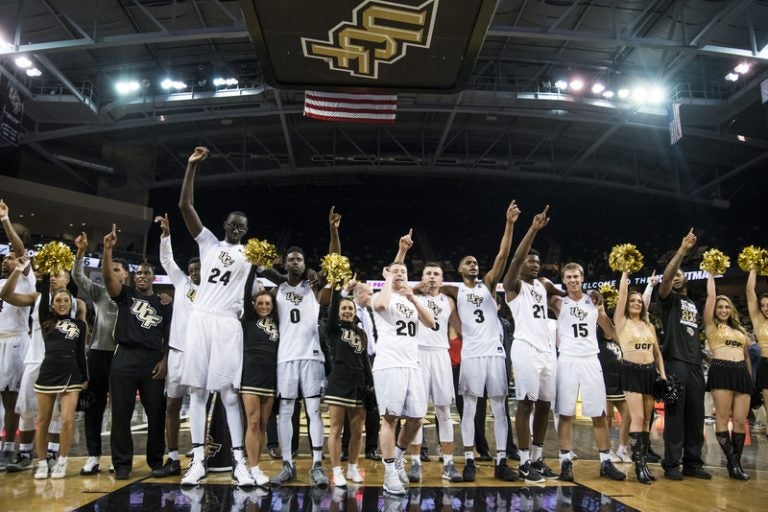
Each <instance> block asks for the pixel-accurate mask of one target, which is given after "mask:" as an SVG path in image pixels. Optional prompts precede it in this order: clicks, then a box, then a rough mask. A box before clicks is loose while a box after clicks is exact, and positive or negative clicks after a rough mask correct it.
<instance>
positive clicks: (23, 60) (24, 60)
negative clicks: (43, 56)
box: [15, 57, 32, 68]
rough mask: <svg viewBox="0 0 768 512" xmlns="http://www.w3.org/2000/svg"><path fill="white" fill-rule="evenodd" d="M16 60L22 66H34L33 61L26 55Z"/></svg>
mask: <svg viewBox="0 0 768 512" xmlns="http://www.w3.org/2000/svg"><path fill="white" fill-rule="evenodd" d="M15 62H16V65H17V66H19V67H20V68H28V67H31V66H32V61H31V60H29V59H28V58H26V57H17V58H16V61H15Z"/></svg>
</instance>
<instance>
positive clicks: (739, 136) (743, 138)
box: [736, 135, 747, 142]
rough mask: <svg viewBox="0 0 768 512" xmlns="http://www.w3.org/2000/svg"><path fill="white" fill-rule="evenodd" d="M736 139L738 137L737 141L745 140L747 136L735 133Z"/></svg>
mask: <svg viewBox="0 0 768 512" xmlns="http://www.w3.org/2000/svg"><path fill="white" fill-rule="evenodd" d="M736 138H737V139H739V142H747V138H746V137H745V136H743V135H737V136H736Z"/></svg>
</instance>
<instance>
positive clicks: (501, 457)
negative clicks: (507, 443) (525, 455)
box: [496, 451, 522, 464]
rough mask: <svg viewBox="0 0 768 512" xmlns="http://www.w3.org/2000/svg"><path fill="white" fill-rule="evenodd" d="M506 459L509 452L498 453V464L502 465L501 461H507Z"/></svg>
mask: <svg viewBox="0 0 768 512" xmlns="http://www.w3.org/2000/svg"><path fill="white" fill-rule="evenodd" d="M506 457H507V452H504V451H497V452H496V464H501V459H505V458H506ZM521 458H522V457H521Z"/></svg>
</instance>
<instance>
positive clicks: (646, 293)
mask: <svg viewBox="0 0 768 512" xmlns="http://www.w3.org/2000/svg"><path fill="white" fill-rule="evenodd" d="M658 284H659V276H657V275H656V271H655V270H654V271H653V273H652V274H651V277H649V278H648V284H646V285H645V290H643V305H644V306H645V310H646V311H648V308H649V307H650V306H651V297H652V296H653V289H654V288H656V286H658Z"/></svg>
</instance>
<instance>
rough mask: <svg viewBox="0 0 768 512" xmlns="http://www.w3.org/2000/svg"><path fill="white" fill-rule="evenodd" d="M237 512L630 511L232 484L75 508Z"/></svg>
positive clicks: (171, 487)
mask: <svg viewBox="0 0 768 512" xmlns="http://www.w3.org/2000/svg"><path fill="white" fill-rule="evenodd" d="M142 509H143V510H173V511H174V512H184V511H198V510H199V511H208V512H219V511H221V512H238V511H259V512H266V511H271V510H273V511H278V510H280V511H291V510H302V511H304V510H307V511H309V510H311V511H313V512H324V511H336V510H338V511H344V512H350V511H360V512H378V511H400V510H413V511H417V510H419V511H424V512H427V511H432V510H444V511H451V510H453V511H470V510H472V511H474V510H485V511H502V510H505V511H506V510H537V511H538V510H589V511H614V510H615V511H625V510H626V511H629V510H635V509H633V508H630V507H627V506H626V505H623V504H621V503H619V502H617V501H615V500H613V499H612V498H610V497H608V496H605V495H603V494H600V493H599V492H596V491H593V490H591V489H588V488H586V487H582V486H580V485H576V486H567V487H559V486H558V487H543V488H529V487H478V488H475V487H469V488H448V487H421V488H414V489H411V491H410V492H409V494H408V495H406V496H390V495H386V494H384V493H383V492H382V489H381V487H356V486H355V487H353V486H351V485H350V486H349V487H348V488H347V489H343V488H338V487H337V488H333V489H330V488H329V489H324V490H321V489H317V488H311V487H282V488H276V489H272V490H263V489H253V490H250V491H249V490H243V489H238V488H236V487H233V486H230V485H215V484H208V485H201V486H198V487H194V488H189V489H185V488H181V487H180V486H179V485H178V484H153V483H144V482H135V483H133V484H131V485H128V486H126V487H123V488H122V489H119V490H117V491H114V492H112V493H110V494H108V495H106V496H103V497H102V498H99V499H97V500H95V501H93V502H91V503H89V504H87V505H85V506H83V507H80V508H78V509H76V510H78V511H82V512H100V511H105V510H107V511H109V512H128V511H134V510H142Z"/></svg>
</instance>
